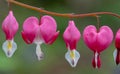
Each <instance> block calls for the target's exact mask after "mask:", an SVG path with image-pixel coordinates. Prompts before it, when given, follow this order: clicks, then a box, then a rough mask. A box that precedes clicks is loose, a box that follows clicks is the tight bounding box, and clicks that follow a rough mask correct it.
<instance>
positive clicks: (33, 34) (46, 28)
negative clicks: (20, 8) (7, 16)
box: [21, 15, 59, 60]
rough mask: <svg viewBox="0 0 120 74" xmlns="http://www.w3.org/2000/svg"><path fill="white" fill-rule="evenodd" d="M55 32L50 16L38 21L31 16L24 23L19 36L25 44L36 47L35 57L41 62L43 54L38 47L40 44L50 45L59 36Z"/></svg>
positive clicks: (54, 24) (55, 28) (55, 27)
mask: <svg viewBox="0 0 120 74" xmlns="http://www.w3.org/2000/svg"><path fill="white" fill-rule="evenodd" d="M56 30H57V25H56V21H55V20H54V18H52V17H51V16H48V15H45V16H42V17H41V19H40V21H39V20H38V19H37V18H36V17H33V16H31V17H29V18H27V19H26V20H25V21H24V23H23V31H22V32H21V34H22V38H23V39H24V41H25V42H26V43H27V44H31V43H35V44H36V45H37V46H36V55H37V57H38V60H41V59H43V52H42V51H41V48H40V45H41V44H42V43H45V44H52V43H53V42H54V41H55V40H56V38H57V37H58V35H59V31H58V32H56Z"/></svg>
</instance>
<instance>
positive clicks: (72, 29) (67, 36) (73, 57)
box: [63, 21, 81, 67]
mask: <svg viewBox="0 0 120 74" xmlns="http://www.w3.org/2000/svg"><path fill="white" fill-rule="evenodd" d="M80 36H81V34H80V32H79V30H78V29H77V27H76V26H75V23H74V21H69V24H68V27H67V28H66V30H65V32H64V34H63V38H64V41H65V43H66V47H67V48H68V52H67V53H66V54H65V58H66V60H67V61H68V62H69V63H70V65H71V66H72V67H75V66H76V65H77V62H78V60H79V58H80V54H79V52H77V51H76V45H77V42H78V41H79V39H80Z"/></svg>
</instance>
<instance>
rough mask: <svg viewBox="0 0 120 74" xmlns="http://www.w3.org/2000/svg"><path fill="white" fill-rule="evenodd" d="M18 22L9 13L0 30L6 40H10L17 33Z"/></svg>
mask: <svg viewBox="0 0 120 74" xmlns="http://www.w3.org/2000/svg"><path fill="white" fill-rule="evenodd" d="M18 27H19V25H18V22H17V20H16V18H15V17H14V15H13V12H12V11H9V14H8V16H7V17H6V18H5V19H4V21H3V23H2V30H3V31H4V33H5V35H6V39H7V40H12V39H13V38H14V36H15V34H16V32H17V31H18Z"/></svg>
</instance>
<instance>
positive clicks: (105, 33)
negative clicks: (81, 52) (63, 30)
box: [83, 25, 113, 68]
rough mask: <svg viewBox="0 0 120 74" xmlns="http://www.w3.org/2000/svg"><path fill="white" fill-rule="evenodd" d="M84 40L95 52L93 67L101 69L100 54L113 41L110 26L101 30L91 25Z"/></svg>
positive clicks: (85, 32)
mask: <svg viewBox="0 0 120 74" xmlns="http://www.w3.org/2000/svg"><path fill="white" fill-rule="evenodd" d="M83 39H84V42H85V44H86V45H87V46H88V47H89V48H90V49H91V50H92V51H93V52H94V57H93V61H92V65H93V67H94V68H100V66H101V62H100V53H101V52H102V51H103V50H105V49H106V48H107V47H108V46H109V45H110V44H111V42H112V40H113V32H112V30H111V29H110V28H109V27H108V26H102V27H101V28H100V29H99V30H97V29H96V27H95V26H93V25H89V26H87V27H86V28H85V29H84V32H83Z"/></svg>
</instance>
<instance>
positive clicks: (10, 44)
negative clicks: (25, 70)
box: [2, 40, 17, 57]
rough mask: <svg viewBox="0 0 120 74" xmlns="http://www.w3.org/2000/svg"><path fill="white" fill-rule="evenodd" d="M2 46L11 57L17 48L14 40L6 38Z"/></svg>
mask: <svg viewBox="0 0 120 74" xmlns="http://www.w3.org/2000/svg"><path fill="white" fill-rule="evenodd" d="M2 48H3V51H4V52H5V54H6V56H7V57H12V55H13V54H14V52H15V51H16V49H17V44H16V43H15V42H14V40H6V41H5V42H4V43H3V45H2Z"/></svg>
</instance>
